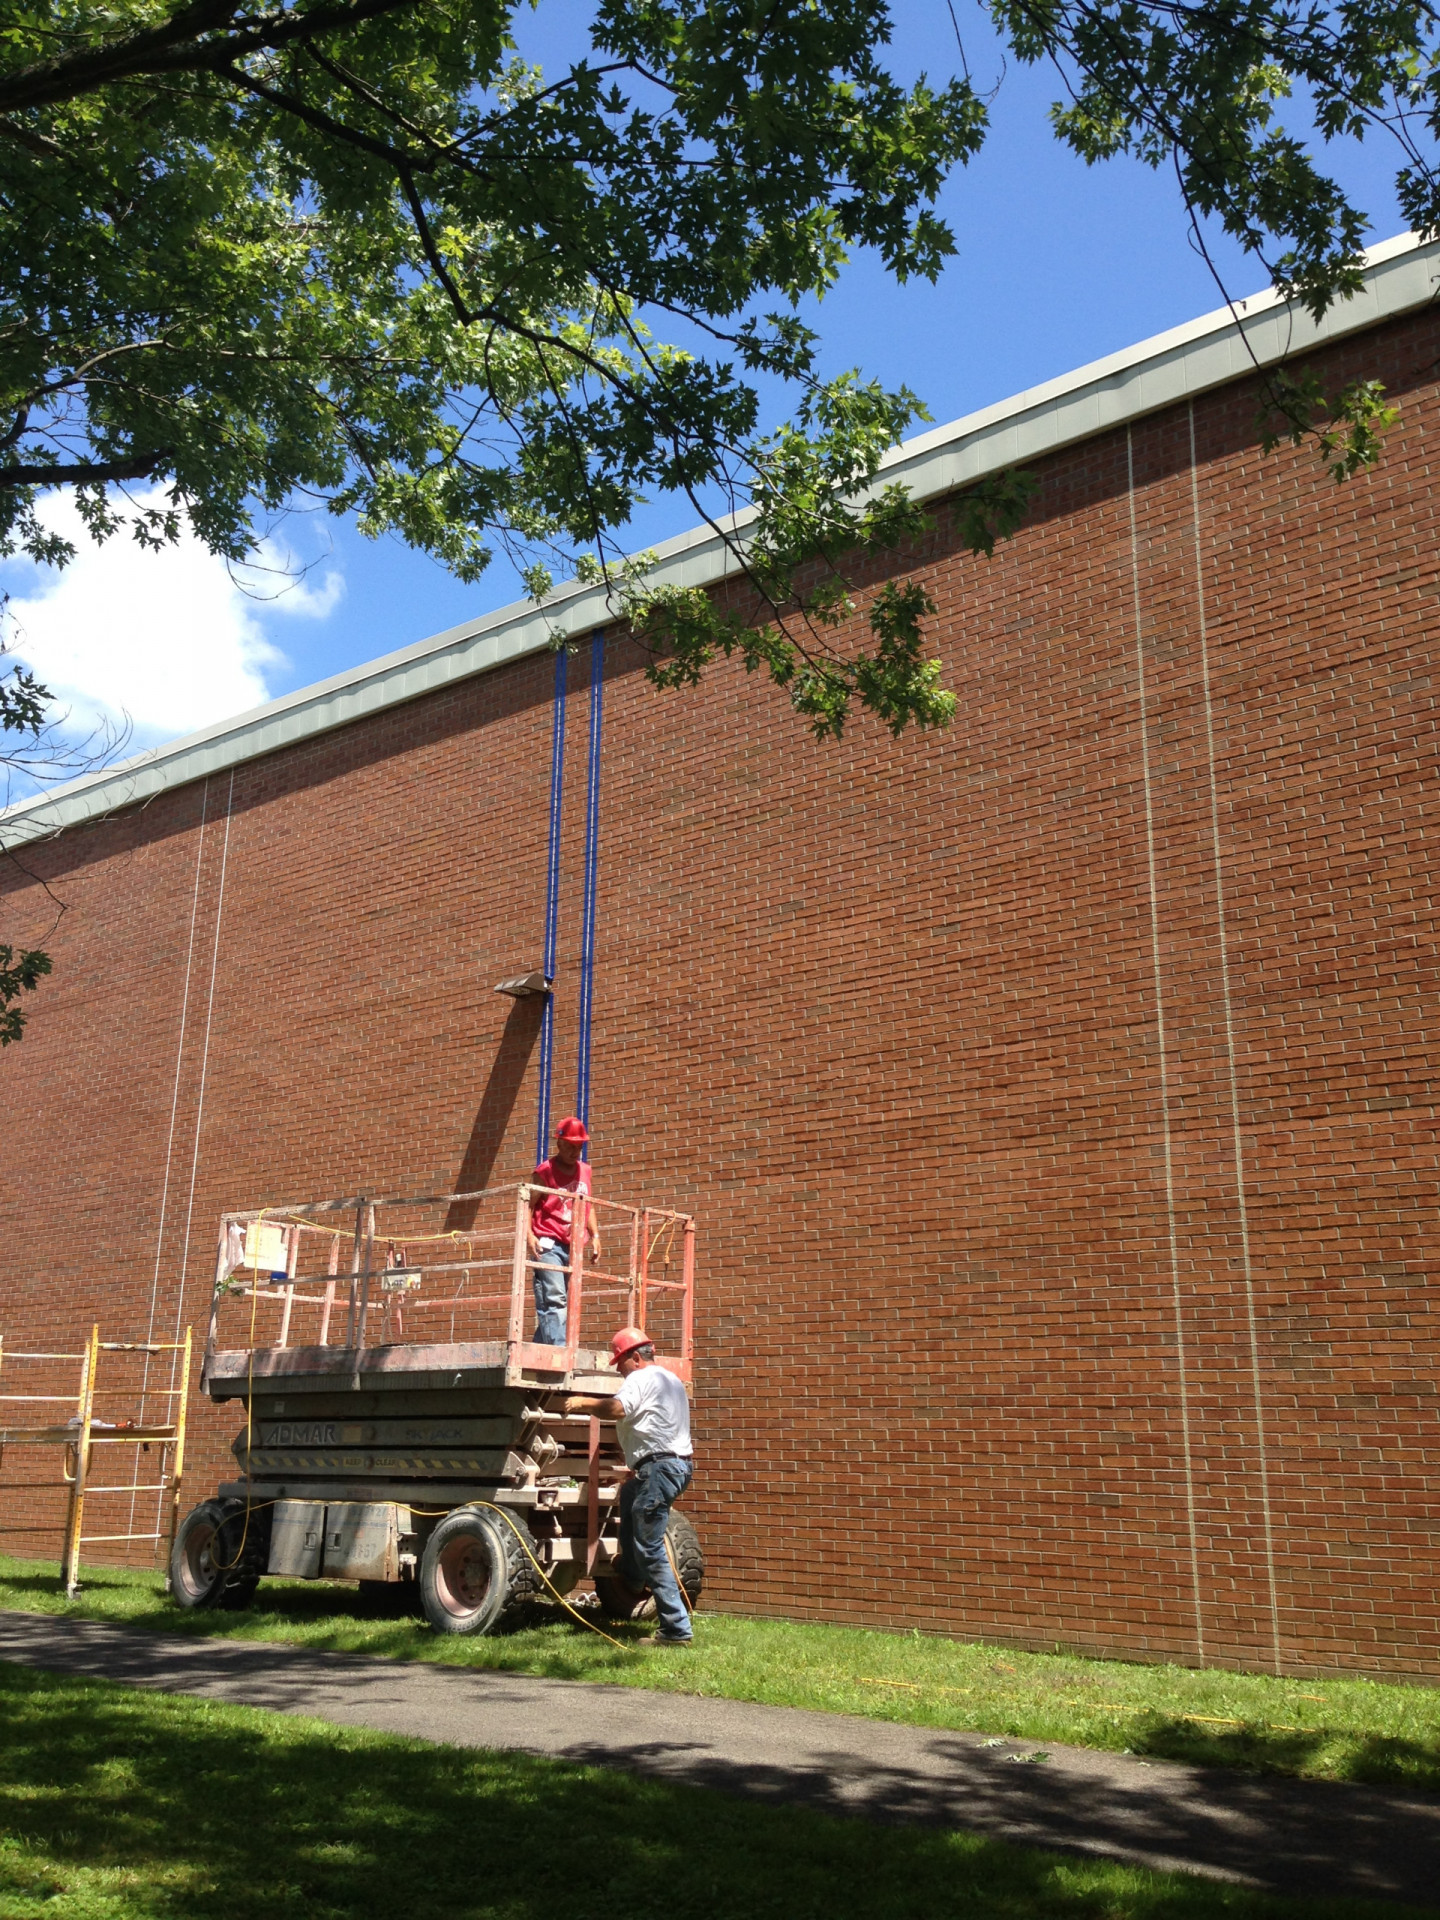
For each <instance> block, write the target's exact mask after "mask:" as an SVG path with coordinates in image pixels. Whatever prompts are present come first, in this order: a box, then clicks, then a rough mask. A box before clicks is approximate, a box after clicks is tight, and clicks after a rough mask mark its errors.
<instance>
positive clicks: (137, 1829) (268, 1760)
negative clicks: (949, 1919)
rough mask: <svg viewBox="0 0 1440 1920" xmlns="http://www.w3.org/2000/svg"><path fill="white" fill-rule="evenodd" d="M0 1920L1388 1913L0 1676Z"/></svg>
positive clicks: (1143, 1917)
mask: <svg viewBox="0 0 1440 1920" xmlns="http://www.w3.org/2000/svg"><path fill="white" fill-rule="evenodd" d="M0 1723H3V1725H4V1729H5V1737H4V1740H3V1742H0V1913H3V1914H4V1915H5V1920H41V1916H43V1917H44V1920H262V1917H263V1920H291V1917H292V1916H293V1920H395V1916H397V1915H403V1914H409V1913H421V1914H423V1913H443V1914H445V1915H447V1916H450V1917H451V1920H554V1917H555V1916H557V1915H565V1914H572V1913H578V1914H597V1913H613V1914H616V1915H617V1916H621V1917H622V1920H731V1916H733V1920H767V1916H774V1920H836V1916H837V1915H838V1916H843V1917H844V1920H851V1917H852V1916H864V1917H865V1920H870V1917H871V1916H873V1917H874V1920H945V1917H946V1916H949V1915H956V1916H961V1915H963V1916H965V1917H966V1920H978V1917H979V1916H990V1915H994V1916H996V1920H1031V1917H1032V1916H1033V1920H1347V1917H1348V1920H1362V1916H1363V1917H1364V1920H1403V1917H1404V1916H1406V1915H1410V1916H1414V1915H1417V1913H1418V1910H1417V1909H1415V1908H1411V1907H1400V1906H1392V1905H1388V1904H1385V1905H1382V1904H1380V1903H1372V1902H1369V1901H1363V1902H1362V1901H1342V1900H1337V1901H1328V1900H1307V1901H1300V1900H1282V1899H1275V1898H1271V1897H1267V1896H1261V1895H1256V1894H1253V1893H1249V1892H1246V1891H1242V1890H1239V1889H1237V1888H1234V1887H1228V1886H1223V1885H1217V1884H1216V1883H1214V1882H1210V1881H1205V1880H1199V1879H1192V1878H1189V1877H1187V1876H1183V1875H1178V1874H1164V1873H1151V1872H1148V1871H1145V1870H1143V1869H1140V1868H1134V1867H1126V1866H1119V1865H1116V1864H1114V1863H1111V1862H1108V1861H1102V1860H1087V1859H1080V1858H1064V1857H1062V1856H1060V1855H1055V1854H1048V1853H1044V1852H1041V1851H1039V1850H1036V1849H1031V1848H1020V1847H1012V1846H1006V1845H1003V1844H1001V1843H998V1842H995V1841H990V1840H983V1839H978V1838H976V1837H974V1836H972V1835H968V1834H960V1833H943V1832H935V1833H928V1832H923V1831H915V1830H906V1829H901V1828H888V1827H876V1826H869V1825H866V1824H865V1823H863V1822H861V1821H847V1820H838V1819H834V1818H831V1817H829V1816H827V1815H824V1814H818V1813H812V1812H809V1811H808V1810H796V1809H785V1808H781V1807H769V1806H757V1805H753V1804H751V1803H749V1802H746V1801H741V1800H737V1799H729V1798H727V1797H726V1796H725V1795H723V1794H717V1793H708V1792H706V1791H705V1790H704V1789H703V1788H694V1787H675V1786H670V1785H666V1784H664V1783H661V1782H655V1781H644V1780H637V1779H633V1778H631V1777H630V1776H628V1775H625V1774H620V1773H607V1772H599V1771H595V1770H592V1769H586V1768H582V1767H575V1766H568V1765H564V1764H561V1763H557V1762H554V1761H546V1760H537V1759H531V1758H528V1757H527V1756H524V1755H518V1754H494V1753H471V1752H465V1751H461V1750H459V1749H456V1748H448V1747H430V1746H424V1745H422V1744H421V1743H420V1742H418V1741H408V1740H399V1739H394V1738H392V1737H390V1736H387V1735H382V1734H374V1733H364V1732H359V1731H352V1730H349V1729H343V1728H335V1727H327V1726H323V1725H321V1724H319V1723H318V1722H315V1721H310V1720H301V1719H295V1718H292V1717H290V1716H289V1715H281V1714H273V1713H266V1712H263V1711H261V1710H259V1709H257V1708H252V1707H231V1706H219V1705H214V1704H211V1703H210V1702H206V1701H197V1700H186V1699H183V1698H166V1697H164V1696H163V1695H155V1694H150V1693H143V1692H140V1691H137V1690H133V1689H130V1688H127V1687H120V1686H114V1685H112V1684H110V1683H109V1682H107V1681H100V1680H77V1679H69V1678H61V1677H57V1676H55V1675H51V1674H42V1673H32V1672H29V1671H27V1670H25V1669H21V1668H15V1667H6V1666H3V1665H0Z"/></svg>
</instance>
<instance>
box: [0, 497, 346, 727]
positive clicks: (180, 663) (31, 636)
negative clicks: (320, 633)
mask: <svg viewBox="0 0 1440 1920" xmlns="http://www.w3.org/2000/svg"><path fill="white" fill-rule="evenodd" d="M156 497H158V496H156ZM138 500H139V504H142V505H143V504H145V499H144V496H138ZM42 518H43V519H44V521H45V524H46V525H47V526H48V527H51V528H53V529H54V531H56V532H57V533H63V534H64V535H65V536H66V538H67V539H69V540H70V541H72V542H73V544H74V546H75V548H76V555H75V558H74V559H73V560H72V561H71V562H70V564H69V566H68V567H65V568H63V569H61V570H60V571H59V572H56V571H55V570H53V569H51V568H49V567H43V568H42V567H36V566H34V565H33V564H31V563H29V562H26V561H11V562H9V563H8V564H6V565H5V566H4V568H3V569H0V585H3V586H5V587H7V588H8V589H9V591H10V593H11V595H12V598H11V601H10V606H9V610H8V611H9V616H10V618H9V623H8V633H7V638H8V640H9V643H10V646H11V649H12V652H13V653H14V655H15V656H16V657H18V658H19V659H21V660H23V661H24V662H25V664H26V665H27V666H28V667H29V668H30V669H31V670H32V672H34V673H35V674H36V675H37V676H38V677H39V679H40V680H42V681H43V682H44V684H45V685H46V686H47V687H49V688H50V690H51V692H52V693H53V694H54V695H55V696H56V699H57V701H58V702H59V704H60V705H61V707H63V708H68V709H69V710H70V714H71V721H70V730H79V731H88V730H89V729H90V728H92V727H93V726H94V725H95V724H96V723H97V721H101V720H108V721H110V722H111V723H112V724H113V723H114V722H115V721H117V720H119V719H120V718H121V717H122V716H128V717H129V719H130V721H131V723H132V725H133V728H134V744H135V745H136V746H137V747H143V746H151V745H155V744H158V743H159V742H160V741H163V740H170V739H174V738H175V737H176V735H178V734H183V733H189V732H191V731H193V730H194V729H195V728H197V727H203V726H207V725H209V724H210V723H211V722H213V721H216V720H223V719H226V718H227V717H228V716H229V715H231V714H235V713H242V712H244V710H245V709H246V708H247V707H255V706H259V705H260V704H261V703H262V702H263V701H266V700H268V699H270V698H271V697H272V694H271V688H272V684H273V682H274V680H275V678H276V676H277V675H278V674H280V673H281V672H283V670H284V668H285V667H286V666H287V665H288V662H287V660H286V658H285V655H284V654H283V653H282V652H281V650H280V649H279V647H277V646H276V645H275V643H274V640H273V639H272V637H271V636H270V634H269V632H268V631H267V627H268V625H269V624H270V623H271V622H273V621H274V620H275V619H276V618H277V617H284V618H290V619H296V618H298V619H308V620H324V619H325V618H326V617H327V616H328V615H329V614H330V613H331V612H332V611H333V609H334V607H335V606H336V604H337V603H338V601H339V600H340V598H341V596H342V594H343V592H344V581H343V579H342V578H341V576H340V574H339V573H338V572H336V571H329V572H326V573H325V574H324V576H323V578H322V579H321V580H320V583H319V585H318V586H317V585H312V584H310V580H309V578H305V579H302V580H300V581H298V582H297V583H296V584H295V585H293V586H290V587H289V588H288V590H285V589H286V580H285V577H284V576H285V575H286V574H287V573H290V574H293V573H294V571H295V561H294V558H293V556H291V555H290V554H288V553H287V552H286V551H285V549H284V548H282V547H280V546H279V545H277V544H276V543H273V542H269V543H267V544H266V546H265V547H264V548H262V550H261V553H260V555H259V560H258V564H257V565H256V566H254V567H250V568H246V569H235V570H234V573H235V577H232V572H231V570H230V569H228V568H227V567H226V564H225V562H224V561H223V560H218V559H216V558H215V556H214V555H213V554H211V553H209V552H207V551H206V549H205V548H204V547H203V546H202V545H201V544H200V542H199V541H198V540H197V539H195V537H194V536H193V535H192V534H190V533H189V532H188V531H187V532H185V533H184V534H182V536H181V538H180V540H179V541H178V543H177V544H176V545H175V546H173V547H166V548H164V549H163V550H162V551H160V552H159V553H154V552H151V551H149V550H148V549H147V548H144V547H142V546H140V545H139V544H138V543H137V542H136V541H134V540H132V539H131V538H130V536H129V534H128V533H120V534H117V535H116V536H115V538H113V539H111V540H107V541H105V542H104V543H103V544H102V545H99V546H97V545H96V544H95V542H94V541H92V540H91V539H90V537H89V536H88V534H87V533H86V532H85V529H84V527H83V525H82V523H81V521H80V516H79V514H78V513H77V512H76V510H75V504H74V501H73V499H72V498H71V497H70V496H69V495H68V494H66V493H57V494H55V495H53V496H52V497H51V498H50V499H49V500H48V501H46V502H45V505H44V509H43V512H42ZM247 589H248V591H247Z"/></svg>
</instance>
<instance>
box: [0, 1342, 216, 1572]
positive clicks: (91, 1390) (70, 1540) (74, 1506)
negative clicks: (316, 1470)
mask: <svg viewBox="0 0 1440 1920" xmlns="http://www.w3.org/2000/svg"><path fill="white" fill-rule="evenodd" d="M122 1353H131V1354H144V1355H146V1356H147V1359H148V1357H150V1356H154V1355H157V1354H166V1353H168V1354H178V1355H179V1356H180V1361H179V1383H178V1385H175V1386H170V1387H153V1386H142V1387H133V1386H120V1387H110V1386H102V1385H101V1384H100V1364H101V1356H102V1355H103V1354H122ZM72 1361H73V1362H78V1364H79V1367H80V1378H79V1383H78V1386H77V1388H76V1390H75V1391H74V1392H73V1393H0V1462H3V1460H4V1454H5V1449H6V1448H7V1447H11V1446H41V1447H56V1446H58V1447H62V1448H64V1449H65V1453H64V1455H63V1456H62V1462H61V1469H60V1479H59V1480H15V1481H8V1480H7V1481H0V1493H5V1494H13V1493H35V1492H37V1491H41V1490H43V1489H44V1488H46V1487H60V1486H63V1487H64V1488H65V1489H66V1493H67V1498H66V1504H65V1528H64V1536H63V1541H62V1545H61V1550H60V1575H61V1578H62V1579H63V1581H64V1583H65V1591H66V1593H67V1594H69V1595H71V1596H72V1597H73V1596H74V1595H75V1594H76V1593H77V1592H78V1591H79V1575H80V1549H81V1547H82V1546H100V1545H108V1546H114V1545H120V1544H127V1545H128V1544H131V1543H133V1542H135V1541H142V1540H148V1541H150V1542H152V1543H153V1544H155V1545H156V1546H158V1545H159V1543H160V1542H161V1541H162V1540H163V1541H164V1542H165V1543H166V1550H167V1551H166V1558H167V1564H168V1558H169V1549H170V1547H171V1546H173V1544H174V1540H175V1528H176V1526H177V1525H178V1523H179V1519H180V1483H181V1480H182V1479H183V1477H184V1473H185V1402H186V1398H187V1396H188V1393H189V1387H190V1329H189V1328H188V1327H187V1328H186V1329H185V1338H184V1339H183V1340H174V1341H137V1340H102V1339H101V1338H100V1328H99V1325H98V1323H97V1324H96V1325H94V1326H93V1327H92V1328H91V1329H90V1338H89V1339H88V1340H87V1341H86V1343H85V1348H84V1350H83V1352H81V1353H17V1352H14V1351H10V1352H7V1351H6V1350H5V1340H4V1335H3V1334H0V1377H3V1373H4V1369H5V1367H6V1366H13V1365H16V1364H18V1363H27V1364H34V1365H40V1364H43V1365H45V1366H47V1367H54V1366H57V1365H64V1364H65V1363H67V1362H72ZM122 1396H129V1397H131V1398H135V1399H139V1401H140V1403H141V1406H142V1409H143V1406H144V1401H145V1399H146V1398H158V1399H162V1400H165V1401H166V1402H167V1403H168V1404H169V1406H170V1409H171V1412H170V1417H169V1419H168V1420H165V1421H162V1422H154V1421H150V1420H146V1419H144V1418H143V1415H142V1418H140V1419H138V1420H106V1419H101V1418H99V1417H97V1415H96V1411H95V1402H96V1401H97V1400H108V1399H113V1398H119V1397H122ZM16 1404H19V1405H25V1406H41V1405H52V1406H54V1405H59V1406H73V1407H74V1408H75V1412H74V1414H73V1415H72V1416H71V1417H70V1419H69V1420H67V1421H65V1422H63V1423H62V1424H60V1425H46V1426H11V1425H9V1424H8V1422H6V1421H5V1409H6V1408H7V1407H8V1406H9V1405H16ZM154 1445H158V1446H159V1447H160V1450H161V1453H160V1477H159V1479H158V1480H141V1479H140V1478H139V1467H140V1460H139V1451H138V1450H139V1449H144V1450H145V1451H147V1452H148V1450H149V1448H150V1447H151V1446H154ZM101 1446H133V1447H135V1448H136V1449H137V1453H136V1462H135V1466H136V1471H135V1477H134V1478H133V1479H131V1480H130V1481H128V1482H126V1483H124V1484H123V1485H115V1486H101V1485H96V1484H95V1482H94V1478H93V1469H94V1465H95V1461H94V1450H95V1448H96V1447H101ZM143 1493H154V1494H157V1495H159V1496H160V1505H159V1508H158V1510H157V1515H156V1518H157V1522H158V1524H157V1525H156V1526H155V1528H153V1529H152V1530H151V1531H149V1532H145V1533H135V1532H126V1533H86V1532H85V1531H84V1525H85V1503H86V1501H87V1500H97V1499H113V1498H116V1497H119V1496H128V1497H129V1500H130V1508H131V1514H132V1518H133V1514H134V1505H135V1501H136V1499H137V1498H138V1497H139V1496H140V1495H141V1494H143ZM167 1502H168V1507H169V1514H168V1519H167V1518H165V1506H166V1503H167ZM41 1531H43V1529H41V1528H40V1527H37V1526H28V1527H27V1526H8V1525H7V1526H3V1527H0V1534H16V1533H38V1532H41Z"/></svg>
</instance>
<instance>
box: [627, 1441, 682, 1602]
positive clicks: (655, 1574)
mask: <svg viewBox="0 0 1440 1920" xmlns="http://www.w3.org/2000/svg"><path fill="white" fill-rule="evenodd" d="M693 1473H694V1468H693V1467H692V1465H691V1463H690V1462H689V1461H688V1460H677V1459H675V1458H674V1457H673V1455H672V1456H667V1457H666V1458H664V1459H661V1460H646V1461H645V1462H644V1463H643V1464H642V1465H640V1466H638V1467H636V1469H635V1471H634V1472H633V1473H632V1474H631V1475H630V1478H629V1479H628V1480H627V1481H626V1482H625V1484H624V1486H623V1487H621V1489H620V1573H621V1577H622V1578H623V1579H624V1580H625V1582H626V1584H627V1585H628V1586H632V1587H648V1588H649V1589H650V1591H651V1593H653V1594H654V1596H655V1611H656V1613H657V1614H659V1616H660V1631H661V1632H662V1633H663V1634H665V1635H666V1637H667V1638H669V1639H671V1640H688V1639H689V1638H690V1615H689V1614H688V1613H687V1612H686V1610H685V1602H684V1601H683V1600H682V1599H681V1598H680V1588H679V1586H678V1584H677V1583H676V1579H675V1573H674V1569H673V1568H672V1567H671V1565H670V1556H669V1554H668V1553H667V1552H666V1551H665V1525H666V1522H667V1521H668V1520H669V1518H670V1508H671V1506H672V1505H673V1503H674V1502H675V1501H676V1500H678V1499H679V1498H680V1496H681V1494H682V1493H683V1492H684V1491H685V1489H686V1487H688V1486H689V1484H690V1480H691V1476H692V1474H693Z"/></svg>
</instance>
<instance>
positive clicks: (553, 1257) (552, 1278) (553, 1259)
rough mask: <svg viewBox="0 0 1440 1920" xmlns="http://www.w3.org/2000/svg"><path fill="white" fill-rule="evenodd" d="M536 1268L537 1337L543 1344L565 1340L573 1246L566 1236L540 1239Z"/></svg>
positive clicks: (559, 1345)
mask: <svg viewBox="0 0 1440 1920" xmlns="http://www.w3.org/2000/svg"><path fill="white" fill-rule="evenodd" d="M538 1245H539V1249H540V1251H539V1252H538V1253H537V1254H536V1256H535V1258H536V1259H537V1260H538V1261H539V1263H540V1264H539V1266H537V1267H535V1268H534V1269H533V1277H534V1281H535V1341H536V1344H537V1345H538V1346H542V1347H563V1346H564V1344H565V1306H566V1302H567V1301H568V1299H569V1297H570V1249H569V1247H567V1246H566V1244H565V1242H564V1241H563V1240H541V1241H539V1242H538Z"/></svg>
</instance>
